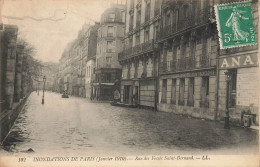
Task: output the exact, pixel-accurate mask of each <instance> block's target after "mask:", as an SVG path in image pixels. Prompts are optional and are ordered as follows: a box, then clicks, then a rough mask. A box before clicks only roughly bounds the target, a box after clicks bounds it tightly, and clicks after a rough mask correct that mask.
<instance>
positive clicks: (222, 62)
mask: <svg viewBox="0 0 260 167" xmlns="http://www.w3.org/2000/svg"><path fill="white" fill-rule="evenodd" d="M252 66H258V57H257V54H252V55H237V56H230V57H224V58H221V57H220V58H219V69H227V68H239V67H252Z"/></svg>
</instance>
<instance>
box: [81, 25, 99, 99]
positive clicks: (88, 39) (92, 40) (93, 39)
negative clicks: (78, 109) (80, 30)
mask: <svg viewBox="0 0 260 167" xmlns="http://www.w3.org/2000/svg"><path fill="white" fill-rule="evenodd" d="M99 27H100V23H99V22H96V23H95V25H93V26H90V28H89V29H88V30H87V31H86V32H85V34H84V45H85V47H84V48H85V49H84V58H83V59H84V61H83V62H84V64H85V65H84V68H83V71H84V80H82V82H83V84H84V85H85V88H84V94H85V96H84V97H86V98H90V97H92V96H91V93H92V92H93V90H92V88H91V84H92V82H93V77H94V68H95V66H96V64H95V62H96V61H95V60H96V51H97V34H98V33H97V32H98V28H99Z"/></svg>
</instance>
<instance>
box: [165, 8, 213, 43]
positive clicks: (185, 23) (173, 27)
mask: <svg viewBox="0 0 260 167" xmlns="http://www.w3.org/2000/svg"><path fill="white" fill-rule="evenodd" d="M209 11H210V10H209V7H206V8H205V9H203V10H201V11H199V12H198V13H197V14H193V15H191V16H189V17H186V18H183V19H180V20H179V21H178V22H177V24H176V23H173V24H170V25H166V26H163V28H162V29H161V32H160V39H161V40H162V39H164V38H167V37H169V36H174V35H176V34H177V33H179V32H182V31H185V30H187V29H190V28H193V27H196V26H201V25H203V24H206V23H208V22H209V18H210V16H211V15H210V12H209Z"/></svg>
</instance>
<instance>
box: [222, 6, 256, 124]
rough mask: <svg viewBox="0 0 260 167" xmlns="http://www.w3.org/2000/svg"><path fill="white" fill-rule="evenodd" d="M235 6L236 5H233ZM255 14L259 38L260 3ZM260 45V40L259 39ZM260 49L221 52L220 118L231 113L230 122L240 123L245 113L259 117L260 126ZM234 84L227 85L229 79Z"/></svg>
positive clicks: (253, 9)
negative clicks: (259, 57)
mask: <svg viewBox="0 0 260 167" xmlns="http://www.w3.org/2000/svg"><path fill="white" fill-rule="evenodd" d="M230 2H232V1H230ZM252 11H253V12H252V14H253V20H254V26H255V32H256V37H257V36H258V28H259V27H258V19H259V16H258V15H259V13H258V1H252ZM257 41H258V39H257ZM258 53H259V52H258V45H253V46H243V47H239V48H230V49H225V50H220V55H219V59H218V61H219V63H218V64H219V66H218V67H219V82H218V83H219V89H218V115H219V118H220V119H223V117H225V116H226V113H225V112H226V111H227V110H228V111H229V116H230V120H231V121H232V122H233V123H239V122H240V119H241V113H242V112H243V111H245V112H248V110H250V112H251V114H256V122H257V123H258V122H259V115H258V111H259V68H258V66H259V64H258V61H259V60H258ZM228 78H229V79H230V81H228V82H227V79H228Z"/></svg>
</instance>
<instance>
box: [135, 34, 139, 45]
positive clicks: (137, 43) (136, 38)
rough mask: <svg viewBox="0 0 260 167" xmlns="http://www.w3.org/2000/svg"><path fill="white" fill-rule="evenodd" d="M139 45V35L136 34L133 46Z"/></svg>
mask: <svg viewBox="0 0 260 167" xmlns="http://www.w3.org/2000/svg"><path fill="white" fill-rule="evenodd" d="M139 44H140V34H136V36H135V45H139Z"/></svg>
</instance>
